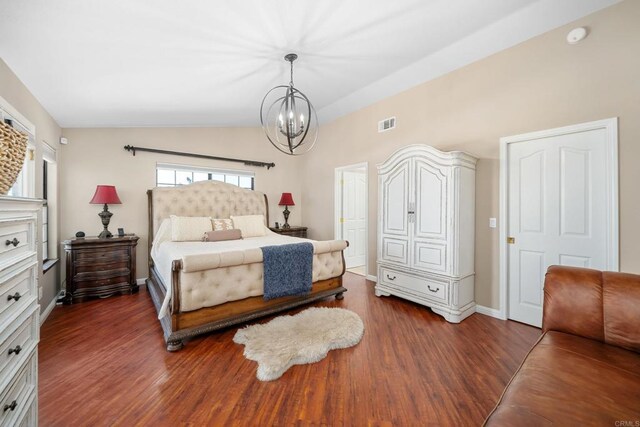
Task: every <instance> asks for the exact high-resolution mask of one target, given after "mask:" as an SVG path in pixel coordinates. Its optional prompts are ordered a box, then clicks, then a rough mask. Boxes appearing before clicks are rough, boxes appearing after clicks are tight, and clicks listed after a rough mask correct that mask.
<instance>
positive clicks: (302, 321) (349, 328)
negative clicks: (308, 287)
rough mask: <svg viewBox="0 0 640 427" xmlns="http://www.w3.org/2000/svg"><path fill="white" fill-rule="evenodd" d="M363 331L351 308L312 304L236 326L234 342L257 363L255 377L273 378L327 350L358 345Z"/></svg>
mask: <svg viewBox="0 0 640 427" xmlns="http://www.w3.org/2000/svg"><path fill="white" fill-rule="evenodd" d="M363 334H364V325H363V323H362V319H360V317H359V316H358V315H357V314H356V313H354V312H353V311H349V310H345V309H343V308H328V307H312V308H308V309H306V310H304V311H301V312H300V313H298V314H296V315H294V316H280V317H276V318H275V319H273V320H271V321H269V322H267V323H265V324H262V325H252V326H247V327H246V328H243V329H239V330H238V332H237V333H236V335H235V336H234V337H233V341H234V342H235V343H238V344H244V346H245V347H244V356H245V357H246V358H247V359H249V360H253V361H256V362H258V372H257V377H258V379H259V380H260V381H273V380H275V379H278V378H280V377H281V376H282V374H284V373H285V372H286V370H287V369H289V368H290V367H292V366H293V365H302V364H305V363H315V362H318V361H320V360H322V359H324V358H325V357H327V353H329V350H334V349H338V348H347V347H352V346H354V345H356V344H358V343H359V342H360V340H361V339H362V335H363Z"/></svg>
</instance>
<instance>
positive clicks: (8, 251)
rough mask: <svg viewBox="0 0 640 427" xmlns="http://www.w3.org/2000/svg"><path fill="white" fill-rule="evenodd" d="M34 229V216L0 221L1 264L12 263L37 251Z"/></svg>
mask: <svg viewBox="0 0 640 427" xmlns="http://www.w3.org/2000/svg"><path fill="white" fill-rule="evenodd" d="M34 230H35V221H34V220H33V219H32V218H25V219H24V220H5V221H0V266H3V265H8V264H11V263H13V262H15V260H17V259H20V258H24V257H27V256H29V255H30V254H31V253H33V252H34V251H35V242H34V235H33V233H34Z"/></svg>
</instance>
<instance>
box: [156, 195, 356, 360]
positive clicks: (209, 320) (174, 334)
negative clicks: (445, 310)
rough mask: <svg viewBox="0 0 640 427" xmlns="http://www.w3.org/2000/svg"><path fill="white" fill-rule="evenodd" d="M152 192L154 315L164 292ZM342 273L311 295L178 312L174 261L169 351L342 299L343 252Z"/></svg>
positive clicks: (165, 325)
mask: <svg viewBox="0 0 640 427" xmlns="http://www.w3.org/2000/svg"><path fill="white" fill-rule="evenodd" d="M151 195H152V190H148V191H147V197H148V203H149V238H148V241H149V248H148V249H149V277H148V278H147V282H146V284H147V289H148V291H149V295H150V296H151V300H152V301H153V305H154V306H155V307H156V311H157V312H158V313H159V312H160V307H162V303H163V301H164V299H165V295H166V291H165V288H164V287H163V286H162V281H161V279H160V276H159V274H158V273H157V271H156V269H155V266H154V263H153V259H152V258H151V244H152V242H153V237H154V230H153V201H152V197H151ZM264 203H265V212H266V215H265V218H266V220H267V224H268V223H269V216H268V215H269V210H268V206H269V205H268V200H267V196H266V195H264ZM342 265H343V269H342V273H341V275H340V276H339V277H334V278H331V279H327V280H321V281H318V282H315V283H313V287H312V290H311V293H309V294H308V295H302V296H291V297H283V298H276V299H273V300H269V301H265V300H264V299H263V297H262V296H256V297H249V298H245V299H241V300H238V301H231V302H227V303H224V304H220V305H216V306H213V307H205V308H200V309H198V310H194V311H188V312H184V313H183V312H180V270H181V269H182V261H181V260H175V261H173V263H172V265H171V271H172V275H171V276H172V277H171V282H172V283H168V284H167V286H171V290H172V292H171V303H170V304H169V313H168V314H167V315H165V316H164V317H163V318H162V319H160V325H161V326H162V330H163V332H164V339H165V341H166V343H167V350H168V351H178V350H180V349H181V348H182V347H183V346H184V341H185V340H186V339H188V338H191V337H194V336H196V335H201V334H205V333H208V332H211V331H215V330H218V329H223V328H226V327H229V326H232V325H237V324H239V323H244V322H247V321H249V320H253V319H257V318H259V317H263V316H268V315H271V314H274V313H279V312H281V311H285V310H289V309H291V308H294V307H297V306H300V305H303V304H308V303H311V302H314V301H318V300H320V299H323V298H327V297H330V296H332V295H335V297H336V299H342V298H343V293H344V292H346V289H345V288H344V287H343V286H342V276H343V275H344V273H345V270H346V263H345V260H344V252H342Z"/></svg>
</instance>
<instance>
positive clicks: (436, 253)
mask: <svg viewBox="0 0 640 427" xmlns="http://www.w3.org/2000/svg"><path fill="white" fill-rule="evenodd" d="M476 162H477V159H476V158H475V157H473V156H471V155H469V154H466V153H463V152H460V151H452V152H442V151H439V150H436V149H435V148H433V147H429V146H428V145H409V146H407V147H404V148H402V149H400V150H398V151H396V152H395V153H394V154H393V155H391V157H389V158H388V159H387V160H386V161H385V162H384V163H382V164H380V165H378V191H379V194H378V282H377V284H376V295H377V296H389V295H395V296H398V297H401V298H406V299H408V300H411V301H414V302H417V303H419V304H423V305H426V306H428V307H431V309H432V310H433V311H434V312H435V313H437V314H439V315H441V316H443V317H444V318H445V319H446V320H447V321H449V322H454V323H458V322H460V321H462V320H463V319H465V318H466V317H467V316H469V315H471V314H472V313H474V312H475V300H474V238H475V213H474V212H475V189H476V184H475V175H476Z"/></svg>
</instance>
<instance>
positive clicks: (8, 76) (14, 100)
mask: <svg viewBox="0 0 640 427" xmlns="http://www.w3.org/2000/svg"><path fill="white" fill-rule="evenodd" d="M0 96H2V97H3V98H4V99H5V100H6V101H7V102H9V103H10V104H11V106H12V107H13V108H15V109H16V110H17V111H18V112H20V114H22V115H23V116H24V117H25V118H26V119H27V120H29V121H30V122H31V123H32V124H33V125H34V126H35V127H36V155H35V162H36V174H35V175H36V197H38V198H40V197H42V142H46V143H47V144H49V145H50V146H51V147H53V148H54V149H56V150H57V151H59V147H60V146H59V140H60V134H61V130H60V126H58V124H57V123H56V122H55V120H53V118H52V117H51V116H50V115H49V113H47V111H46V110H45V109H44V107H43V106H42V105H40V103H39V102H38V100H37V99H36V98H35V97H34V96H33V95H32V94H31V92H29V89H27V87H26V86H25V85H24V84H23V83H22V82H21V81H20V79H18V77H17V76H16V75H15V74H14V73H13V71H11V69H10V68H9V67H8V66H7V64H6V63H5V62H4V61H3V60H2V58H0ZM50 209H51V208H50ZM57 213H58V212H56V210H55V209H54V210H52V211H51V214H50V217H51V219H50V221H52V222H55V217H56V214H57ZM53 228H54V230H55V227H53ZM53 233H54V234H57V231H53ZM54 237H55V236H54ZM56 240H57V238H56ZM39 256H41V254H39ZM58 266H59V264H58V265H56V266H55V267H54V268H52V269H51V270H49V271H47V273H46V274H42V272H40V275H39V278H38V284H39V286H40V287H42V291H43V292H42V299H41V300H40V301H39V303H40V309H41V310H44V309H45V308H46V307H47V306H48V305H49V304H50V303H51V302H52V301H53V299H54V298H55V297H56V295H57V293H58V290H59V286H58V283H59V281H58Z"/></svg>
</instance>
